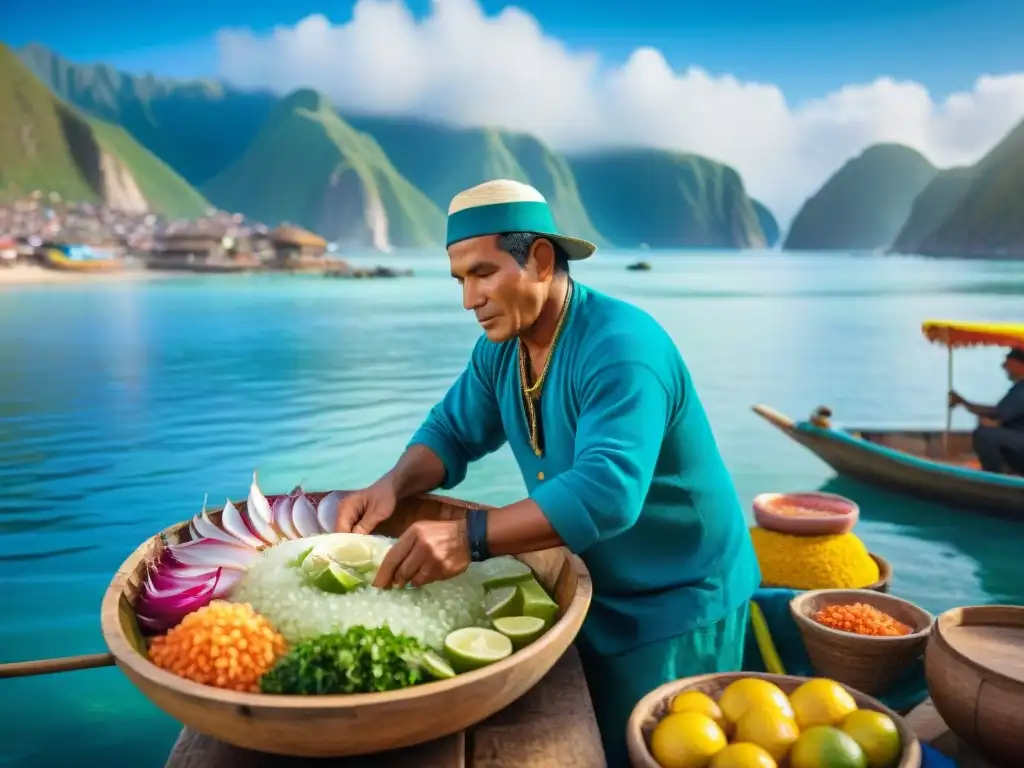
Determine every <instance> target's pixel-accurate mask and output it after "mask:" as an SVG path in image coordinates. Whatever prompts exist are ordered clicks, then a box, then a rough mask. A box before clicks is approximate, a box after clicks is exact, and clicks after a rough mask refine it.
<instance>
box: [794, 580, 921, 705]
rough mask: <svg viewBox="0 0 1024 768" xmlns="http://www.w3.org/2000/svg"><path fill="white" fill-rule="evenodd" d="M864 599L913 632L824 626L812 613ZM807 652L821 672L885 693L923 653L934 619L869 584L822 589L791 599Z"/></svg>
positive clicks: (850, 684)
mask: <svg viewBox="0 0 1024 768" xmlns="http://www.w3.org/2000/svg"><path fill="white" fill-rule="evenodd" d="M851 603H866V604H867V605H871V606H874V607H875V608H877V609H878V610H880V611H884V612H885V613H887V614H889V615H890V616H892V617H893V618H894V619H896V620H898V621H901V622H903V623H904V624H906V625H907V626H909V627H910V628H911V630H912V631H911V634H909V635H904V636H902V637H871V636H868V635H856V634H854V633H852V632H842V631H840V630H838V629H832V628H831V627H825V626H822V625H821V624H818V623H817V622H816V621H814V620H813V619H812V618H811V616H813V615H814V614H815V613H817V612H818V611H819V610H821V609H822V608H825V607H826V606H829V605H849V604H851ZM789 610H790V613H792V614H793V620H794V621H796V625H797V627H798V628H799V630H800V634H801V636H802V637H803V640H804V646H805V647H806V648H807V656H808V657H809V658H810V660H811V665H812V666H813V667H814V670H815V672H816V673H817V674H819V675H821V676H822V677H830V678H832V679H833V680H838V681H839V682H840V683H845V684H846V685H849V686H851V687H853V688H856V689H857V690H859V691H863V692H864V693H867V694H880V693H884V692H885V691H886V690H887V689H888V688H889V686H890V685H891V684H892V683H893V682H895V681H896V680H897V679H899V678H900V677H901V676H902V675H903V674H904V673H905V672H906V671H907V668H908V667H910V665H912V664H913V663H915V662H916V661H917V660H918V659H919V658H921V655H922V654H923V653H924V648H925V644H926V643H927V641H928V633H929V632H930V631H931V628H932V625H933V624H934V622H935V618H934V617H933V616H932V615H931V614H930V613H928V611H926V610H924V609H923V608H918V607H917V606H916V605H914V604H913V603H910V602H907V601H906V600H903V599H901V598H899V597H893V596H892V595H886V594H882V593H880V592H874V591H872V590H869V589H818V590H814V591H813V592H804V593H803V594H800V595H797V596H796V597H794V598H793V599H792V600H791V601H790V602H789Z"/></svg>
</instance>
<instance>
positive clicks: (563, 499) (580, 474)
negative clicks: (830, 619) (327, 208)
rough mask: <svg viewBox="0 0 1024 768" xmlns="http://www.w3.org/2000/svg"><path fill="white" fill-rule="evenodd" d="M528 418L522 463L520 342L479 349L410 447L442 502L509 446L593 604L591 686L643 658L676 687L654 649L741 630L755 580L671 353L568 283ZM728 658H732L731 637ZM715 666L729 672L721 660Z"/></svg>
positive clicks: (660, 340)
mask: <svg viewBox="0 0 1024 768" xmlns="http://www.w3.org/2000/svg"><path fill="white" fill-rule="evenodd" d="M539 412H540V419H541V424H542V428H543V438H544V453H543V455H542V456H539V457H538V456H536V455H535V454H534V452H533V449H532V448H531V447H530V436H529V425H528V422H527V417H526V412H525V407H524V404H523V397H522V391H521V385H520V378H519V364H518V342H517V341H515V340H513V341H509V342H505V343H503V344H494V343H492V342H490V341H488V340H487V338H486V337H485V336H483V337H481V338H480V340H479V341H478V342H477V344H476V346H475V347H474V349H473V353H472V356H471V357H470V360H469V364H468V365H467V367H466V369H465V371H464V372H463V373H462V374H461V375H460V376H459V378H458V379H457V380H456V382H455V383H454V384H453V385H452V387H451V389H449V391H448V393H447V394H446V395H445V397H444V399H443V400H441V402H440V403H438V404H437V405H436V406H435V407H434V408H433V409H432V410H431V411H430V413H429V414H428V416H427V418H426V420H425V422H424V423H423V425H422V426H421V427H420V429H419V430H418V431H417V432H416V434H415V435H414V436H413V439H412V440H411V441H410V445H412V444H419V445H424V446H426V447H428V448H430V449H431V450H432V451H433V452H434V453H436V454H437V456H438V457H439V458H440V459H441V461H442V462H443V464H444V467H445V473H446V474H445V479H444V482H443V484H442V487H443V488H446V489H447V488H453V487H455V486H456V485H458V484H459V483H461V482H462V480H463V479H464V478H465V476H466V470H467V466H468V464H469V463H470V462H472V461H476V460H477V459H480V458H482V457H483V456H485V455H487V454H488V453H491V452H493V451H495V450H497V449H498V448H500V447H501V446H502V445H503V444H504V443H505V442H506V441H507V442H508V443H509V445H510V447H511V448H512V452H513V454H514V455H515V457H516V461H517V462H518V464H519V468H520V470H521V472H522V474H523V480H524V481H525V483H526V487H527V489H528V491H529V495H530V498H531V499H532V500H533V501H534V502H535V503H536V504H537V506H538V507H540V509H541V510H542V511H543V512H544V514H545V515H546V516H547V518H548V520H549V521H550V523H551V525H552V527H553V528H554V529H555V531H556V532H557V533H558V535H559V536H560V537H561V538H562V540H563V541H564V542H565V545H566V546H567V547H568V548H569V549H570V550H572V551H573V552H575V553H576V554H578V555H580V557H582V559H583V561H584V562H585V563H586V565H587V568H588V569H589V571H590V575H591V578H592V580H593V587H594V599H593V603H592V605H591V608H590V613H589V614H588V617H587V620H586V622H585V624H584V627H583V630H582V637H581V641H580V646H581V651H582V650H584V649H585V651H586V652H585V656H586V657H588V658H589V659H590V663H589V664H588V666H589V667H590V669H589V670H588V673H590V674H588V678H589V679H591V680H593V679H594V678H595V675H594V674H593V673H594V670H596V665H597V664H598V662H597V661H596V660H597V659H608V660H611V659H613V658H614V657H621V656H623V655H629V656H632V655H634V654H633V653H632V652H634V651H638V649H642V648H644V647H647V646H649V647H650V651H651V652H652V653H653V654H654V655H655V656H657V657H658V659H654V660H652V661H651V663H650V664H648V665H647V667H649V668H652V667H658V668H659V669H662V672H659V673H658V674H656V675H654V676H653V677H652V678H651V679H650V680H646V681H645V683H647V682H650V683H653V682H655V678H657V679H660V678H661V677H664V674H668V670H671V674H678V673H680V672H684V671H685V669H684V667H681V666H679V665H678V664H675V663H673V664H668V665H666V664H662V663H661V662H662V661H664V658H665V657H666V654H668V655H672V653H673V651H672V649H671V645H672V643H671V642H666V641H674V640H678V641H679V642H688V640H686V637H685V636H688V635H691V634H692V633H695V632H697V633H698V634H700V632H701V631H703V632H704V634H705V635H706V634H708V633H709V632H710V633H711V634H713V635H715V633H716V632H717V633H718V634H717V635H715V636H716V637H717V636H718V635H721V634H722V631H720V630H721V627H722V623H723V622H726V623H728V622H731V621H733V620H734V619H735V617H736V615H737V613H738V612H740V613H742V615H743V616H745V613H743V612H745V610H746V605H747V601H748V600H749V598H750V596H751V595H752V594H753V592H754V590H755V589H756V588H757V586H758V584H759V582H760V573H759V571H758V567H757V560H756V558H755V556H754V551H753V546H752V544H751V541H750V535H749V533H748V532H747V526H746V523H745V520H744V516H743V512H742V509H741V506H740V502H739V499H738V497H737V495H736V490H735V488H734V486H733V483H732V479H731V478H730V476H729V473H728V471H727V470H726V467H725V463H724V462H723V460H722V457H721V454H720V453H719V450H718V446H717V444H716V442H715V438H714V435H713V433H712V431H711V426H710V425H709V423H708V420H707V416H706V414H705V412H704V408H703V406H702V405H701V402H700V399H699V398H698V396H697V393H696V391H695V389H694V386H693V381H692V380H691V378H690V374H689V371H687V369H686V365H685V364H684V362H683V360H682V358H681V356H680V354H679V351H678V349H677V348H676V346H675V344H674V342H673V341H672V339H671V337H669V335H668V334H667V333H666V332H665V330H664V329H663V328H662V327H661V326H660V325H659V324H658V323H657V322H656V321H655V320H654V319H653V318H652V317H651V316H650V315H648V314H647V313H645V312H643V311H642V310H640V309H638V308H637V307H634V306H632V305H630V304H627V303H625V302H622V301H619V300H617V299H614V298H612V297H609V296H606V295H604V294H602V293H599V292H598V291H595V290H593V289H591V288H587V287H586V286H583V285H580V284H579V283H574V284H573V292H572V299H571V303H570V306H569V309H568V314H567V316H566V320H565V325H564V327H563V330H562V334H561V336H560V338H559V340H558V343H557V344H556V345H555V348H554V350H553V351H552V353H551V362H550V366H549V369H548V373H547V379H546V381H545V384H544V389H543V392H542V396H541V398H540V403H539ZM716 627H717V629H716ZM689 640H692V637H691V638H689ZM737 642H738V644H739V652H738V655H739V657H741V656H742V645H743V634H742V632H740V633H739V635H738V640H737ZM719 655H720V656H721V657H722V660H723V663H725V664H726V666H727V667H730V668H734V667H735V666H736V665H735V664H734V663H733V660H734V657H736V655H737V654H734V653H733V651H732V650H731V648H730V649H725V650H723V651H722V652H721V653H720V654H719ZM726 657H728V658H726ZM659 659H660V661H659ZM706 662H707V660H706V659H705V661H704V662H702V663H701V664H700V665H698V668H699V669H700V670H702V671H703V670H705V668H706V666H707V663H706ZM680 663H682V662H680ZM663 672H664V674H663ZM662 682H664V680H662ZM591 687H592V688H593V687H594V684H593V683H592V684H591ZM629 695H630V696H632V695H633V693H630V694H629ZM596 698H598V697H597V696H595V699H596ZM595 703H596V701H595ZM633 703H635V700H634V701H633ZM630 706H631V705H630ZM619 709H621V707H619ZM598 714H599V716H600V712H599V713H598ZM627 714H628V713H627ZM605 725H607V726H611V725H612V724H611V723H607V724H602V730H603V731H604V730H606V728H605ZM621 725H622V727H624V726H625V722H624V721H623V722H622V723H621ZM614 727H616V728H617V727H618V724H616V725H615V726H614ZM608 735H609V734H608V733H605V736H606V743H607V737H608ZM612 764H613V765H614V764H615V763H614V762H613V763H612Z"/></svg>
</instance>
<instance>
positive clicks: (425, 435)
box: [409, 337, 505, 489]
mask: <svg viewBox="0 0 1024 768" xmlns="http://www.w3.org/2000/svg"><path fill="white" fill-rule="evenodd" d="M489 343H490V342H488V341H487V339H486V337H481V339H480V340H479V341H478V342H477V344H476V346H475V347H474V348H473V354H472V355H471V356H470V358H469V364H468V365H467V366H466V369H465V370H464V371H463V372H462V373H461V374H460V376H459V378H458V379H456V380H455V383H454V384H452V386H451V388H450V389H449V390H448V392H447V394H445V396H444V399H442V400H441V402H439V403H438V404H437V405H435V406H434V407H433V408H432V409H431V410H430V413H428V414H427V418H426V420H425V421H424V422H423V424H422V426H420V428H419V429H418V430H416V434H414V435H413V437H412V440H410V441H409V445H410V446H412V445H423V446H426V447H427V448H429V449H430V450H431V451H433V452H434V453H435V454H437V457H438V458H439V459H441V463H442V464H444V469H445V478H444V482H442V483H441V488H444V489H448V488H454V487H455V486H457V485H458V484H459V483H461V482H462V481H463V480H465V479H466V470H467V469H468V468H469V464H470V462H473V461H477V460H478V459H481V458H483V457H484V456H486V455H487V454H488V453H492V452H494V451H496V450H498V449H499V448H500V447H501V446H502V445H504V443H505V429H504V427H503V426H502V423H501V412H500V411H499V409H498V402H497V399H496V397H495V393H494V377H493V370H494V366H493V364H491V361H490V360H489V359H488V355H487V352H488V350H487V349H486V348H485V347H484V345H485V344H489Z"/></svg>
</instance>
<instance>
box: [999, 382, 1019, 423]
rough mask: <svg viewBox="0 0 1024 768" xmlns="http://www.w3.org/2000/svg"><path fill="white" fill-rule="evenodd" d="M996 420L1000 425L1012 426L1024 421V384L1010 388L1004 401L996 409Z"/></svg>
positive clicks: (1017, 384)
mask: <svg viewBox="0 0 1024 768" xmlns="http://www.w3.org/2000/svg"><path fill="white" fill-rule="evenodd" d="M993 410H994V411H995V414H994V418H995V419H996V420H997V421H998V422H999V424H1000V425H1003V424H1010V423H1013V422H1017V421H1020V420H1022V419H1024V383H1021V382H1018V383H1016V384H1014V385H1013V386H1012V387H1010V391H1009V392H1007V393H1006V394H1005V395H1004V396H1003V399H1002V400H1000V401H999V402H998V403H997V404H996V406H995V408H993Z"/></svg>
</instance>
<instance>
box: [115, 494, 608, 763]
mask: <svg viewBox="0 0 1024 768" xmlns="http://www.w3.org/2000/svg"><path fill="white" fill-rule="evenodd" d="M324 495H325V494H323V493H315V494H309V496H310V498H311V500H312V501H313V503H314V504H316V503H317V502H318V501H319V500H320V498H321V497H323V496H324ZM243 504H244V502H240V503H236V506H242V505H243ZM483 506H485V505H480V504H470V503H468V502H464V501H460V500H457V499H452V498H447V497H443V496H434V495H425V496H420V497H417V498H414V499H409V500H407V501H404V502H400V503H399V506H398V508H397V509H396V510H395V513H394V514H393V515H392V517H391V519H390V520H388V521H387V522H386V523H385V524H382V525H381V526H380V527H379V529H378V531H377V532H379V533H381V534H384V535H389V536H397V535H399V534H400V533H401V532H402V531H404V530H405V529H406V528H407V527H408V526H409V525H411V524H412V523H413V522H415V521H417V520H422V519H433V520H451V519H458V518H460V517H464V516H465V514H466V510H467V509H472V508H481V507H483ZM210 514H211V517H213V518H214V519H215V520H217V519H218V518H219V515H220V512H219V511H218V512H216V513H210ZM187 528H188V525H187V523H179V524H178V525H175V526H172V527H171V528H168V529H167V530H166V531H164V535H166V536H167V537H168V539H169V540H171V541H172V542H173V541H179V540H183V539H185V538H187V536H188V534H187ZM162 546H163V545H162V544H161V542H160V536H159V535H158V536H154V537H153V538H151V539H149V540H148V541H146V542H145V543H144V544H142V546H140V547H139V548H138V549H137V550H135V552H134V553H132V555H131V556H130V557H129V558H128V559H127V560H126V561H125V562H124V564H123V565H122V566H121V568H120V570H118V572H117V575H116V576H115V577H114V580H113V581H112V582H111V583H110V586H109V587H108V588H107V592H106V595H105V596H104V598H103V607H102V630H103V637H104V639H105V640H106V643H107V646H108V647H109V649H110V652H111V653H112V654H113V656H114V659H115V661H116V662H117V665H118V667H120V668H121V670H122V671H123V672H124V674H125V675H126V676H127V677H128V679H129V680H131V681H132V683H134V684H135V685H136V686H137V687H138V688H139V690H140V691H142V693H143V694H145V696H146V697H147V698H148V699H149V700H150V701H152V702H153V703H154V704H156V706H158V707H159V708H160V709H162V710H163V711H164V712H166V713H167V714H169V715H170V716H171V717H173V718H174V719H175V720H178V721H180V722H181V723H184V724H185V725H187V726H188V727H190V728H192V729H194V730H196V731H199V732H200V733H204V734H207V735H209V736H212V737H214V738H216V739H219V740H221V741H224V742H227V743H228V744H233V745H235V746H238V747H243V748H247V749H254V750H259V751H262V752H272V753H276V754H281V755H291V756H302V757H340V756H345V755H358V754H367V753H371V752H380V751H384V750H388V749H397V748H399V747H405V746H410V745H413V744H420V743H423V742H426V741H430V740H432V739H437V738H439V737H441V736H445V735H448V734H451V733H456V732H458V731H461V730H464V729H466V728H469V727H471V726H473V725H475V724H476V723H478V722H480V721H482V720H485V719H486V718H488V717H490V716H491V715H493V714H494V713H495V712H498V711H499V710H501V709H503V708H505V707H507V706H508V705H509V704H511V703H512V702H513V701H515V700H516V699H518V698H519V697H520V696H522V695H523V694H524V693H526V692H527V691H528V690H530V688H532V687H533V686H534V685H535V684H536V683H537V682H538V681H539V680H540V679H541V678H542V677H544V675H545V674H547V672H548V671H549V670H550V669H551V667H552V666H554V664H555V662H557V661H558V659H559V658H561V656H562V654H563V653H564V652H565V651H566V650H567V649H568V647H569V645H570V644H571V643H572V641H573V640H574V639H575V638H576V634H577V633H578V632H579V630H580V627H581V626H582V624H583V619H584V617H585V616H586V613H587V609H588V608H589V606H590V598H591V583H590V575H589V574H588V573H587V570H586V567H585V566H584V565H583V562H582V561H581V560H580V559H579V558H578V557H576V556H575V555H572V554H571V553H569V551H568V550H566V549H564V548H558V549H549V550H545V551H543V552H535V553H532V554H528V555H523V556H522V557H520V558H519V559H520V560H522V561H523V562H524V563H526V564H527V565H529V566H530V567H531V568H532V569H533V570H534V572H535V573H536V575H537V578H538V580H539V581H540V582H541V583H542V584H543V585H544V587H545V588H546V589H547V590H548V591H549V592H550V593H551V594H552V596H553V597H554V599H555V600H556V601H557V603H558V605H559V618H558V620H557V621H556V622H555V623H554V625H552V627H551V628H550V629H549V630H548V631H547V632H546V633H545V634H544V635H543V636H542V637H541V638H540V639H539V640H537V641H536V642H534V643H532V644H531V645H528V646H527V647H526V648H524V649H522V650H520V651H517V652H516V653H514V654H512V656H510V657H509V658H507V659H505V660H504V661H500V662H498V663H496V664H492V665H490V666H488V667H485V668H483V669H480V670H476V671H474V672H468V673H465V674H462V675H458V676H456V677H455V678H453V679H451V680H443V681H439V682H431V683H425V684H422V685H417V686H414V687H412V688H406V689H404V690H400V691H389V692H386V693H366V694H352V695H337V696H278V695H269V694H260V693H236V692H234V691H225V690H222V689H219V688H213V687H210V686H206V685H200V684H198V683H194V682H192V681H190V680H186V679H184V678H181V677H178V676H177V675H174V674H172V673H170V672H166V671H164V670H162V669H159V668H158V667H157V666H155V665H154V664H153V663H151V662H150V661H149V660H148V659H147V658H146V656H145V655H144V647H140V638H139V635H138V631H137V629H136V628H135V627H136V624H135V621H134V612H133V610H132V602H133V600H134V598H135V595H136V594H137V592H138V589H139V578H140V576H141V575H143V574H144V569H145V567H146V563H147V562H149V561H150V560H151V559H152V558H153V557H154V556H155V555H156V554H157V553H158V552H159V550H160V548H161V547H162Z"/></svg>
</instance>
